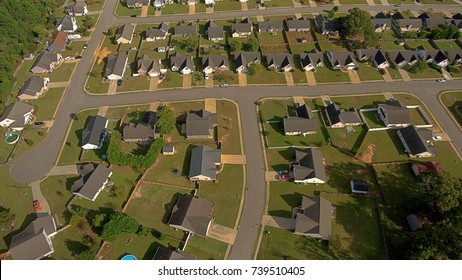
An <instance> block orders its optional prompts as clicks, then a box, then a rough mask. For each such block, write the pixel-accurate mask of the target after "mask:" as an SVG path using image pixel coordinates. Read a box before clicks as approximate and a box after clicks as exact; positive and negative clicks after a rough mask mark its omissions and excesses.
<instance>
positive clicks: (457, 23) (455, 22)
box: [448, 19, 462, 32]
mask: <svg viewBox="0 0 462 280" xmlns="http://www.w3.org/2000/svg"><path fill="white" fill-rule="evenodd" d="M448 21H449V24H452V25H455V26H456V27H457V29H458V30H459V32H462V19H451V20H448Z"/></svg>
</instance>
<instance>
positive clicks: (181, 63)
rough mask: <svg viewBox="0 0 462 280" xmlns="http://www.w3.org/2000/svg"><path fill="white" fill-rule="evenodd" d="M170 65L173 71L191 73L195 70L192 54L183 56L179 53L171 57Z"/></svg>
mask: <svg viewBox="0 0 462 280" xmlns="http://www.w3.org/2000/svg"><path fill="white" fill-rule="evenodd" d="M170 66H171V68H170V69H171V70H172V71H173V72H177V71H179V72H181V74H191V73H192V72H193V71H194V62H193V57H192V56H183V55H180V54H179V53H176V55H174V56H171V57H170Z"/></svg>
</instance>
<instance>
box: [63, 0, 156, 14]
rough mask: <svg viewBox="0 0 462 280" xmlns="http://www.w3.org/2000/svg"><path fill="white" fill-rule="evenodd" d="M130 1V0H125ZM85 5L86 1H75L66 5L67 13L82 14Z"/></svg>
mask: <svg viewBox="0 0 462 280" xmlns="http://www.w3.org/2000/svg"><path fill="white" fill-rule="evenodd" d="M127 1H130V0H127ZM146 1H149V0H146ZM86 7H87V3H86V2H84V1H77V2H75V3H73V4H71V5H69V6H67V7H66V9H65V10H66V12H67V13H75V14H83V13H85V8H86Z"/></svg>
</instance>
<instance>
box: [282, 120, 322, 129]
mask: <svg viewBox="0 0 462 280" xmlns="http://www.w3.org/2000/svg"><path fill="white" fill-rule="evenodd" d="M283 121H284V131H285V132H286V133H306V132H308V131H311V132H312V131H317V130H318V120H316V119H307V118H300V117H285V118H284V119H283Z"/></svg>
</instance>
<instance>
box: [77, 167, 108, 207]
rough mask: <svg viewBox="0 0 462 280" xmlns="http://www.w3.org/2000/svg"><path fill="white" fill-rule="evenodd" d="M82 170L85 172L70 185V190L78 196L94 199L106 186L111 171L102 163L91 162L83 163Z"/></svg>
mask: <svg viewBox="0 0 462 280" xmlns="http://www.w3.org/2000/svg"><path fill="white" fill-rule="evenodd" d="M84 170H85V173H84V174H82V176H81V177H80V178H79V179H78V180H77V181H75V182H74V184H73V185H72V187H71V192H72V193H73V194H75V195H77V196H79V197H82V198H85V199H88V200H91V201H95V199H96V198H97V197H98V195H99V194H100V192H101V191H102V190H103V189H104V188H105V187H106V186H107V184H108V182H109V177H111V175H112V171H111V169H109V168H107V167H106V166H104V165H102V164H93V163H89V164H87V165H85V167H84Z"/></svg>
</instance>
